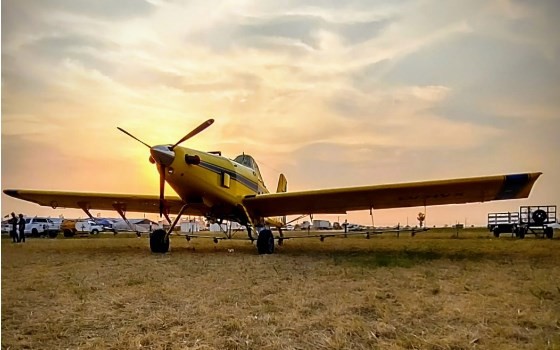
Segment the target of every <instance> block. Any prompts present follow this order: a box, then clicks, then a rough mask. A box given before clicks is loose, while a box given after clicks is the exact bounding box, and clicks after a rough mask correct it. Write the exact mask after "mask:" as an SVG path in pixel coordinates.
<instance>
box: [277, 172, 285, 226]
mask: <svg viewBox="0 0 560 350" xmlns="http://www.w3.org/2000/svg"><path fill="white" fill-rule="evenodd" d="M287 191H288V180H286V177H285V176H284V174H280V178H279V179H278V187H277V188H276V193H281V192H287ZM281 221H282V224H284V225H286V217H285V216H283V217H282V219H281Z"/></svg>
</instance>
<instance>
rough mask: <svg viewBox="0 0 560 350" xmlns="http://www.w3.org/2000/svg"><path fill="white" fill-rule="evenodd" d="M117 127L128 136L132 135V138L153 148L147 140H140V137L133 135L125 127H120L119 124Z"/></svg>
mask: <svg viewBox="0 0 560 350" xmlns="http://www.w3.org/2000/svg"><path fill="white" fill-rule="evenodd" d="M117 129H119V130H120V131H122V132H124V133H125V134H127V135H128V136H130V137H132V138H133V139H135V140H136V141H138V142H140V143H141V144H143V145H144V146H146V147H148V148H152V146H150V145H148V144H147V143H146V142H144V141H142V140H140V139H139V138H138V137H136V136H134V135H132V134H131V133H129V132H128V131H126V130H125V129H123V128H119V127H118V126H117Z"/></svg>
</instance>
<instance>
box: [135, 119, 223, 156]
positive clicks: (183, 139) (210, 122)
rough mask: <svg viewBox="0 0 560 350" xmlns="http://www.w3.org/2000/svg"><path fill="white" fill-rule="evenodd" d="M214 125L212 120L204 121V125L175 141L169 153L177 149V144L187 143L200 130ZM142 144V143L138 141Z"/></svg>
mask: <svg viewBox="0 0 560 350" xmlns="http://www.w3.org/2000/svg"><path fill="white" fill-rule="evenodd" d="M213 123H214V119H208V120H207V121H205V122H204V123H202V124H200V125H199V126H197V127H196V128H194V129H193V130H192V131H191V132H189V133H188V134H186V135H185V136H183V138H182V139H180V140H179V141H177V142H176V143H175V144H174V145H173V146H171V147H170V148H169V149H170V150H171V151H173V149H174V148H175V147H177V146H178V145H179V144H181V143H183V142H185V141H187V140H188V139H190V138H191V137H193V136H194V135H196V134H198V133H199V132H201V131H202V130H204V129H206V128H207V127H209V126H210V125H212V124H213ZM140 142H142V141H140Z"/></svg>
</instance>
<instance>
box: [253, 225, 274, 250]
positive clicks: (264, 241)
mask: <svg viewBox="0 0 560 350" xmlns="http://www.w3.org/2000/svg"><path fill="white" fill-rule="evenodd" d="M257 251H258V252H259V254H272V253H274V236H273V235H272V231H270V230H269V229H264V230H262V231H261V232H259V237H258V238H257Z"/></svg>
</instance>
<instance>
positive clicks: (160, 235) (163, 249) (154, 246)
mask: <svg viewBox="0 0 560 350" xmlns="http://www.w3.org/2000/svg"><path fill="white" fill-rule="evenodd" d="M166 235H167V232H165V230H163V229H157V230H155V231H154V232H152V233H150V249H151V251H152V253H167V252H168V251H169V237H165V236H166Z"/></svg>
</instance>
